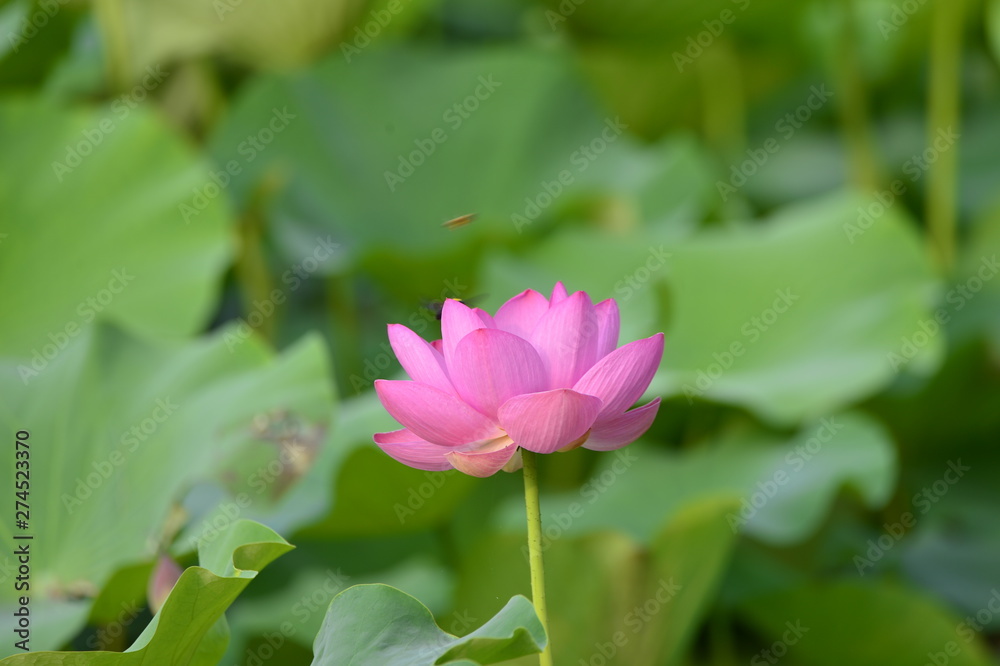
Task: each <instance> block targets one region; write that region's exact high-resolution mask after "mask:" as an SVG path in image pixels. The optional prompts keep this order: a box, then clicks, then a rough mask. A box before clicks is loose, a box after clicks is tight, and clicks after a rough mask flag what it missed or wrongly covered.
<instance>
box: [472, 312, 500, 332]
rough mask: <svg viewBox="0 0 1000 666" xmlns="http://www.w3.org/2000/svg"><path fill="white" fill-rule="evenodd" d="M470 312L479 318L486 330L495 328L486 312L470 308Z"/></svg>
mask: <svg viewBox="0 0 1000 666" xmlns="http://www.w3.org/2000/svg"><path fill="white" fill-rule="evenodd" d="M472 311H473V312H475V313H476V314H477V315H478V316H479V318H480V319H482V320H483V323H484V324H486V328H496V327H497V324H496V322H495V321H493V315H491V314H490V313H489V312H487V311H486V310H483V309H481V308H472Z"/></svg>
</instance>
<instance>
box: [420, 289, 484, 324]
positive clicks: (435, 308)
mask: <svg viewBox="0 0 1000 666" xmlns="http://www.w3.org/2000/svg"><path fill="white" fill-rule="evenodd" d="M487 296H489V294H477V295H476V296H470V297H468V298H453V299H452V300H453V301H458V302H459V303H465V304H466V305H470V306H471V305H474V304H475V303H477V302H479V301H481V300H483V299H484V298H486V297H487ZM423 306H424V308H425V309H427V310H430V311H431V312H432V313H434V318H435V319H437V320H438V321H441V311H442V310H444V301H443V300H435V301H428V300H423Z"/></svg>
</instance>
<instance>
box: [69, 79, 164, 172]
mask: <svg viewBox="0 0 1000 666" xmlns="http://www.w3.org/2000/svg"><path fill="white" fill-rule="evenodd" d="M169 75H170V72H164V71H163V70H162V68H161V67H160V66H159V65H156V66H155V67H153V66H149V67H147V68H146V74H145V75H144V76H143V77H142V79H141V80H140V82H139V83H138V84H136V85H135V87H133V88H132V90H130V91H128V92H127V93H124V94H122V95H119V96H118V97H116V98H115V100H114V101H113V102H112V103H111V113H112V114H113V117H112V116H105V117H103V118H101V120H100V121H98V123H97V124H96V125H95V126H94V127H88V128H87V129H85V130H83V131H82V132H80V136H81V139H80V140H79V141H77V142H76V143H74V144H67V145H66V147H65V149H66V157H65V158H64V159H63V161H62V162H59V161H57V160H56V161H53V162H52V172H53V173H54V174H55V176H56V179H57V180H58V181H59V182H60V183H61V182H62V181H63V178H65V177H66V175H67V174H69V173H71V172H72V171H73V170H74V169H76V168H77V167H78V166H80V165H81V164H83V160H84V158H85V157H87V156H88V155H90V154H91V153H93V152H94V151H95V150H96V149H97V147H98V146H100V145H101V143H103V142H104V139H105V137H107V136H108V135H109V134H111V133H112V132H114V131H115V130H116V129H118V127H119V124H120V123H121V122H122V121H124V120H125V119H126V118H128V116H129V114H130V113H132V111H134V110H135V109H136V108H137V107H138V106H139V105H140V104H142V102H144V101H145V99H146V97H147V96H148V95H149V93H151V92H152V91H153V90H154V89H155V88H156V87H157V86H158V85H160V83H162V82H163V80H164V79H165V78H167V76H169Z"/></svg>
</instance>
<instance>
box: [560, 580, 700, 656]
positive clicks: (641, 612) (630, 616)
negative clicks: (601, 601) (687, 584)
mask: <svg viewBox="0 0 1000 666" xmlns="http://www.w3.org/2000/svg"><path fill="white" fill-rule="evenodd" d="M682 589H684V586H683V585H681V584H680V583H675V582H674V579H673V577H671V578H670V579H669V580H664V579H662V578H661V579H660V582H659V585H658V586H657V588H656V592H654V593H653V595H652V596H651V597H649V599H646V601H644V602H643V603H642V604H641V605H637V606H635V607H633V608H632V610H630V611H629V612H628V613H627V614H626V615H625V617H624V618H623V619H622V624H623V625H624V626H623V628H622V629H619V630H618V631H616V632H615V633H614V634H612V635H611V640H608V641H603V642H595V643H594V653H593V654H591V655H590V658H589V659H584V658H582V657H581V658H580V660H579V661H578V662H577V663H578V664H579V666H608V664H612V663H616V662H614V661H612V660H613V659H614V658H615V657H616V656H617V655H618V653H619V651H621V649H622V648H624V647H625V646H626V645H628V644H629V642H630V641H631V640H632V639H633V638H634V637H635V636H636V635H638V634H639V633H640V632H641V631H642V630H643V629H644V628H645V627H646V625H648V624H649V623H650V622H652V620H653V618H654V617H656V615H657V614H658V613H659V612H660V611H661V610H663V607H664V606H665V605H667V604H668V603H670V600H671V599H673V598H674V597H676V596H677V594H678V593H679V592H680V591H681V590H682ZM626 629H627V630H628V632H626Z"/></svg>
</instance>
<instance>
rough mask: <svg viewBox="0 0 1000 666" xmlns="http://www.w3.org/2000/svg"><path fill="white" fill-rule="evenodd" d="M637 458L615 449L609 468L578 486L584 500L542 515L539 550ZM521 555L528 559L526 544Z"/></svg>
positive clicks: (598, 496)
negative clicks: (613, 458) (562, 510)
mask: <svg viewBox="0 0 1000 666" xmlns="http://www.w3.org/2000/svg"><path fill="white" fill-rule="evenodd" d="M638 460H639V458H637V457H636V455H635V454H634V453H632V451H631V450H630V449H628V448H624V449H618V450H617V451H615V461H614V462H613V463H612V464H611V467H610V468H609V469H606V470H604V471H602V472H601V473H600V474H597V475H595V476H594V477H592V478H591V479H590V480H589V481H587V482H586V483H584V484H583V485H582V486H580V498H581V499H582V500H585V501H584V502H571V503H570V505H569V506H568V507H567V508H566V511H564V512H556V513H550V514H547V515H545V516H542V525H543V526H544V527H543V529H542V540H541V541H542V544H541V546H542V547H541V550H542V552H545V551H546V550H548V549H549V548H550V547H551V546H552V544H553V543H554V542H555V541H558V540H559V539H560V538H561V537H562V535H563V534H564V533H565V532H566V530H568V529H569V528H570V527H571V526H572V525H573V523H574V522H576V520H577V519H578V518H580V517H581V516H582V515H583V514H584V513H586V510H587V507H588V506H590V505H592V504H593V503H594V502H596V501H597V500H599V499H600V498H601V495H603V494H604V493H606V492H608V489H609V488H611V487H612V486H613V485H615V483H617V481H618V478H619V477H620V476H621V475H622V474H624V473H625V472H627V471H628V470H629V469H630V468H631V467H632V465H633V464H635V462H636V461H638ZM521 555H523V556H524V561H525V562H527V561H529V551H528V546H527V545H524V546H521Z"/></svg>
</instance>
